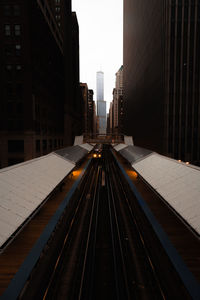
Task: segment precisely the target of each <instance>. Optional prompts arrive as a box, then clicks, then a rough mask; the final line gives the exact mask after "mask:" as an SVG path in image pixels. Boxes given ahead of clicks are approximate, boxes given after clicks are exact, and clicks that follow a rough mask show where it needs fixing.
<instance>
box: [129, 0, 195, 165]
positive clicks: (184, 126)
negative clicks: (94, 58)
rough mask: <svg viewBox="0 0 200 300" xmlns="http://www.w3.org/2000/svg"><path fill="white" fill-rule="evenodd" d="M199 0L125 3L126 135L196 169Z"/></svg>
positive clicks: (155, 0)
mask: <svg viewBox="0 0 200 300" xmlns="http://www.w3.org/2000/svg"><path fill="white" fill-rule="evenodd" d="M199 53H200V5H199V1H198V0H193V1H188V0H176V1H175V0H167V1H166V0H162V1H161V0H153V1H148V0H144V1H142V2H141V1H132V0H124V97H125V113H126V118H125V132H126V134H128V135H132V136H133V139H134V141H135V144H136V145H139V146H143V147H146V148H150V149H152V150H156V151H159V152H161V153H164V154H166V155H168V156H170V157H173V158H175V159H181V160H183V161H190V162H192V163H195V164H199V163H200V130H199V129H200V109H199V107H200V103H199V102H200V100H199V97H200V84H199V80H200V59H199Z"/></svg>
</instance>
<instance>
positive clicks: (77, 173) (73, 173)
mask: <svg viewBox="0 0 200 300" xmlns="http://www.w3.org/2000/svg"><path fill="white" fill-rule="evenodd" d="M80 174H81V170H76V171H73V172H72V176H73V177H78V176H79V175H80Z"/></svg>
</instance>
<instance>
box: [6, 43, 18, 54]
mask: <svg viewBox="0 0 200 300" xmlns="http://www.w3.org/2000/svg"><path fill="white" fill-rule="evenodd" d="M5 55H6V56H14V55H16V56H20V55H21V45H20V44H15V45H13V44H9V45H5Z"/></svg>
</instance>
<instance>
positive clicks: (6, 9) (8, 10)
mask: <svg viewBox="0 0 200 300" xmlns="http://www.w3.org/2000/svg"><path fill="white" fill-rule="evenodd" d="M3 11H4V16H11V6H10V5H4V7H3Z"/></svg>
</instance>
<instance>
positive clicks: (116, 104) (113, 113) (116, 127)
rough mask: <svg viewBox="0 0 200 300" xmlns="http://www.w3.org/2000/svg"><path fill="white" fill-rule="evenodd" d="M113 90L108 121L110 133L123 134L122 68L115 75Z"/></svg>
mask: <svg viewBox="0 0 200 300" xmlns="http://www.w3.org/2000/svg"><path fill="white" fill-rule="evenodd" d="M115 76H116V79H115V88H114V89H113V101H112V104H111V105H110V111H109V119H110V132H111V133H112V134H116V135H120V134H123V130H124V128H123V123H124V101H123V66H121V67H120V68H119V70H118V71H117V73H116V74H115Z"/></svg>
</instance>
